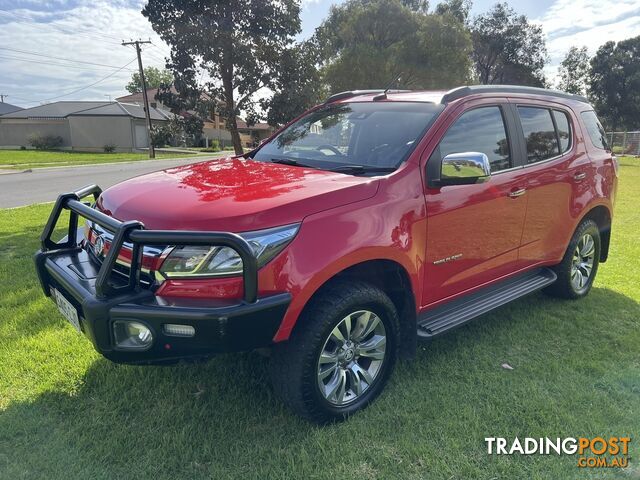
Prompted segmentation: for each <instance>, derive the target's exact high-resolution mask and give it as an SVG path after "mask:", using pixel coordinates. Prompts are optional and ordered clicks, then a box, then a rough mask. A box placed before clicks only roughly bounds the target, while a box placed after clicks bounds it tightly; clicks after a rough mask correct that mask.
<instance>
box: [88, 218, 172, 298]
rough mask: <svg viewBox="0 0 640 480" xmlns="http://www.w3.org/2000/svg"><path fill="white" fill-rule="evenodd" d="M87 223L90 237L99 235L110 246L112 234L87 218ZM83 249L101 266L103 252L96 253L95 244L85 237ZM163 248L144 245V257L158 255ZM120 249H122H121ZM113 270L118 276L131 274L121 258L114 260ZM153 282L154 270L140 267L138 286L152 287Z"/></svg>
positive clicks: (127, 247)
mask: <svg viewBox="0 0 640 480" xmlns="http://www.w3.org/2000/svg"><path fill="white" fill-rule="evenodd" d="M87 225H88V226H89V229H90V230H91V232H92V238H96V237H97V236H100V237H102V239H103V240H104V241H105V242H106V243H107V245H109V246H111V244H112V241H113V235H111V234H110V233H109V232H107V231H106V230H104V229H102V228H100V227H99V226H98V225H96V224H95V223H93V224H90V222H89V221H88V220H87ZM132 248H133V246H132V245H130V244H127V243H125V244H124V245H123V249H126V250H128V251H129V252H131V250H132ZM85 249H86V251H87V253H88V254H89V257H90V258H91V260H92V261H93V262H95V263H96V264H97V265H99V266H101V265H102V262H103V261H104V254H102V255H97V254H96V252H95V244H94V243H92V242H91V241H89V240H88V239H87V242H86V248H85ZM163 250H164V249H159V248H148V247H145V249H144V255H145V257H153V256H160V255H161V254H162V251H163ZM120 251H122V249H121V250H120ZM113 272H114V273H115V274H117V275H118V276H120V277H123V278H126V279H129V277H130V275H131V266H130V264H128V263H126V262H124V261H123V260H122V259H118V261H117V262H116V265H115V266H114V268H113ZM155 283H156V280H155V276H154V272H152V271H150V270H147V269H146V268H142V269H141V270H140V286H141V287H143V288H152V287H153V286H154V285H155Z"/></svg>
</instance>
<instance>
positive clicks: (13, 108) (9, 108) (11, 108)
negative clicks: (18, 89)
mask: <svg viewBox="0 0 640 480" xmlns="http://www.w3.org/2000/svg"><path fill="white" fill-rule="evenodd" d="M18 110H22V107H18V106H17V105H11V104H10V103H6V102H0V115H4V114H5V113H11V112H17V111H18Z"/></svg>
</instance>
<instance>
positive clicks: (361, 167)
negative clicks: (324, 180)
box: [328, 165, 396, 175]
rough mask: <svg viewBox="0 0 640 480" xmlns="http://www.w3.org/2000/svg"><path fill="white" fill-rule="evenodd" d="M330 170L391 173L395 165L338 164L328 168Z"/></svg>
mask: <svg viewBox="0 0 640 480" xmlns="http://www.w3.org/2000/svg"><path fill="white" fill-rule="evenodd" d="M328 170H329V171H331V172H340V173H352V174H354V175H358V174H363V173H391V172H394V171H395V170H396V167H373V166H369V165H340V166H339V167H335V168H329V169H328Z"/></svg>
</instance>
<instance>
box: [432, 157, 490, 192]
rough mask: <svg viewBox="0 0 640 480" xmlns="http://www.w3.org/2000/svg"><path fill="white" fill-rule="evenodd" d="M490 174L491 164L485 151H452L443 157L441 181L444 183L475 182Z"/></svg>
mask: <svg viewBox="0 0 640 480" xmlns="http://www.w3.org/2000/svg"><path fill="white" fill-rule="evenodd" d="M490 175H491V164H490V163H489V158H488V157H487V156H486V155H485V154H484V153H480V152H463V153H450V154H449V155H447V156H446V157H444V158H443V159H442V167H441V170H440V181H441V182H443V183H451V184H454V183H475V182H476V181H479V180H481V179H485V178H487V177H489V176H490Z"/></svg>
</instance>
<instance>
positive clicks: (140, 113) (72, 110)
mask: <svg viewBox="0 0 640 480" xmlns="http://www.w3.org/2000/svg"><path fill="white" fill-rule="evenodd" d="M150 112H151V119H152V120H167V119H169V118H170V115H171V114H170V113H169V112H165V111H163V110H159V109H157V108H151V109H150ZM69 116H100V117H104V116H116V117H123V116H127V117H133V118H145V116H144V109H143V108H142V107H141V106H140V105H134V104H121V103H118V102H55V103H49V104H46V105H40V106H38V107H33V108H26V109H24V110H19V111H16V112H12V113H8V114H6V115H3V116H2V118H25V119H45V118H46V119H62V118H66V117H69Z"/></svg>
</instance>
